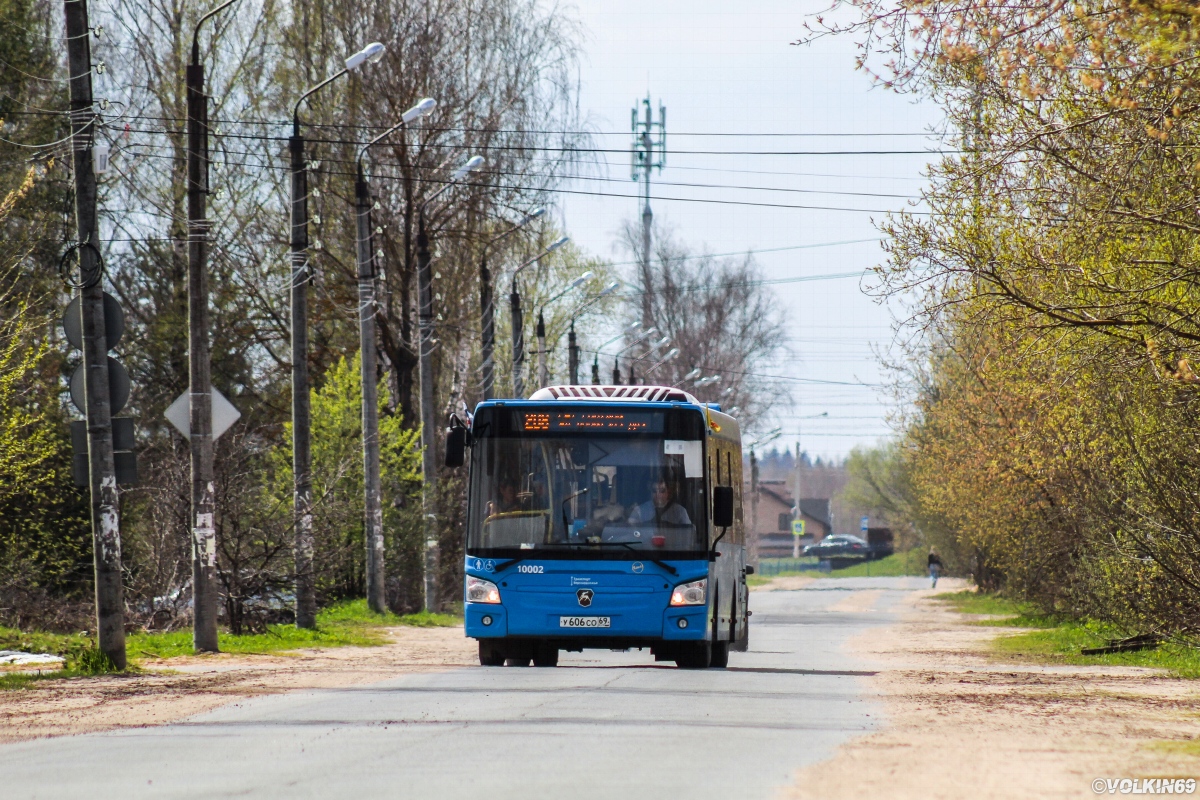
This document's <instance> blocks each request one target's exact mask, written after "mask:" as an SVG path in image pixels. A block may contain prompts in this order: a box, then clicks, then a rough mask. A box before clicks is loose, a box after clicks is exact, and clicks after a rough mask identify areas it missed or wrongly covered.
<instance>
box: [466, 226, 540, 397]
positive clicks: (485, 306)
mask: <svg viewBox="0 0 1200 800" xmlns="http://www.w3.org/2000/svg"><path fill="white" fill-rule="evenodd" d="M545 213H546V209H544V208H535V209H534V210H533V211H530V212H529V213H528V214H526V215H525V218H524V219H522V220H521V221H520V222H518V223H517V224H516V225H513V226H512V227H510V228H509V229H508V230H506V231H503V232H502V233H499V234H497V235H495V236H493V237H492V238H491V239H488V240H487V241H486V242H484V245H483V253H482V254H481V255H480V257H479V313H480V330H481V333H482V334H483V335H482V339H481V344H480V348H479V349H480V361H481V362H482V363H481V364H480V366H479V369H480V372H481V374H482V384H483V385H482V387H481V388H482V390H483V399H484V400H491V399H492V391H493V389H492V387H493V386H494V384H495V381H496V356H495V351H496V304H495V302H494V300H493V298H492V273H491V272H489V271H488V267H487V253H488V250H489V249H490V248H491V246H492V245H494V244H496V243H497V242H499V241H500V240H501V239H504V238H505V237H507V236H508V235H509V234H512V233H516V232H517V231H519V230H520V229H521V228H523V227H525V226H526V225H527V224H528V223H529V222H530V221H531V220H535V219H537V218H538V217H540V216H542V215H543V214H545Z"/></svg>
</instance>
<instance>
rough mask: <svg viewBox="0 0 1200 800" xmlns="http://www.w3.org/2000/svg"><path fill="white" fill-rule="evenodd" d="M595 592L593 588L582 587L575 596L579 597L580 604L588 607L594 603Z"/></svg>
mask: <svg viewBox="0 0 1200 800" xmlns="http://www.w3.org/2000/svg"><path fill="white" fill-rule="evenodd" d="M594 594H595V592H593V591H592V590H591V589H580V590H579V591H577V592H575V596H576V597H578V598H579V605H581V606H583V607H584V608H587V607H588V606H590V605H591V604H592V596H593V595H594Z"/></svg>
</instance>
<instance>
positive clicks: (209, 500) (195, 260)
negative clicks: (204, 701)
mask: <svg viewBox="0 0 1200 800" xmlns="http://www.w3.org/2000/svg"><path fill="white" fill-rule="evenodd" d="M236 2H237V0H228V2H226V3H224V4H222V5H220V6H218V7H217V8H214V9H213V10H212V11H209V12H208V13H207V14H205V15H204V16H203V17H201V18H200V21H199V22H197V23H196V29H195V31H193V33H192V63H190V64H188V66H187V70H186V73H185V83H186V84H187V176H188V179H187V202H188V384H189V387H188V395H189V397H188V403H189V415H190V416H189V420H188V451H189V456H190V461H191V473H192V515H191V529H192V537H191V539H192V647H193V649H195V650H196V652H198V653H215V652H217V649H218V646H217V586H216V583H217V580H216V578H217V576H216V572H217V546H216V545H217V542H216V529H215V527H214V525H213V515H214V514H215V513H216V496H215V493H214V491H213V437H212V374H211V372H212V369H211V364H210V355H209V348H208V225H209V222H208V218H207V217H208V96H207V95H205V94H204V65H203V64H201V63H200V28H201V26H203V25H204V23H205V22H207V21H208V20H209V18H211V17H213V16H216V15H217V14H219V13H220V12H222V11H224V10H225V9H227V8H229V7H230V6H231V5H233V4H234V3H236Z"/></svg>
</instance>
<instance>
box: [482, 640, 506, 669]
mask: <svg viewBox="0 0 1200 800" xmlns="http://www.w3.org/2000/svg"><path fill="white" fill-rule="evenodd" d="M479 666H481V667H503V666H504V651H503V650H501V649H500V648H499V647H497V646H496V645H495V643H493V642H489V641H487V640H485V639H480V640H479Z"/></svg>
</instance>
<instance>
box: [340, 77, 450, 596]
mask: <svg viewBox="0 0 1200 800" xmlns="http://www.w3.org/2000/svg"><path fill="white" fill-rule="evenodd" d="M434 105H436V101H435V100H434V99H433V98H432V97H426V98H425V99H424V100H421V101H420V102H419V103H417V104H416V105H415V106H413V107H412V108H410V109H409V110H408V111H405V112H404V114H402V115H401V117H400V122H398V123H396V124H395V125H393V126H392V127H390V128H388V129H387V130H386V131H384V132H383V133H381V134H379V135H378V136H376V137H375V138H374V139H372V140H371V141H369V142H367V143H366V144H365V145H363V146H362V149H360V150H359V151H358V179H357V180H356V181H355V183H354V200H355V219H356V221H357V223H358V235H357V237H356V238H357V244H358V350H359V359H360V361H361V362H362V364H361V368H362V372H361V374H362V448H363V495H364V497H363V531H364V538H365V546H366V578H367V580H366V583H367V606H368V607H369V608H370V609H371V610H372V611H374V612H376V613H380V614H381V613H383V612H384V611H386V610H387V592H386V590H385V587H386V583H385V574H384V567H383V564H384V558H383V555H384V554H383V501H382V499H381V498H380V482H381V481H380V470H379V398H378V389H377V386H376V381H377V376H376V374H375V373H376V366H375V315H376V314H377V313H378V311H377V306H376V300H375V282H376V278H377V275H378V273H377V272H376V270H375V259H374V247H373V239H372V236H371V190H370V187H369V186H368V185H367V178H366V173H365V172H364V170H363V157H364V156H365V155H366V153H367V150H368V149H370V148H371V147H372V146H374V145H376V144H378V143H379V142H381V141H383V140H384V139H385V138H387V137H388V136H390V135H391V134H393V133H395V132H396V131H397V130H399V129H401V128H403V127H404V126H405V125H407V124H408V123H409V122H412V121H413V120H414V119H416V118H417V117H420V116H421V115H423V114H426V113H428V112H429V111H430V110H432V109H433V107H434Z"/></svg>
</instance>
